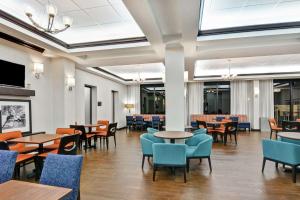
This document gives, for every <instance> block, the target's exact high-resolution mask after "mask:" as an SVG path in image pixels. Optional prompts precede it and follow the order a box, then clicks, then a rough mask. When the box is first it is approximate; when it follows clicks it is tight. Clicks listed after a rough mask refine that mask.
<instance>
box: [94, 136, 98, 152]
mask: <svg viewBox="0 0 300 200" xmlns="http://www.w3.org/2000/svg"><path fill="white" fill-rule="evenodd" d="M96 144H97V136H96V135H95V136H94V149H96V148H97V146H96Z"/></svg>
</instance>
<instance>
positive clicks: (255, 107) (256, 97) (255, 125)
mask: <svg viewBox="0 0 300 200" xmlns="http://www.w3.org/2000/svg"><path fill="white" fill-rule="evenodd" d="M259 93H260V91H259V81H258V80H254V81H253V125H252V128H253V129H260V126H259V120H260V119H259Z"/></svg>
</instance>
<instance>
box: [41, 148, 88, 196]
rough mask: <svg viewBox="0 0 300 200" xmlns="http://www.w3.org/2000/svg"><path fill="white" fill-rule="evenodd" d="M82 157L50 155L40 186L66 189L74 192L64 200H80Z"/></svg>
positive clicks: (45, 164) (46, 161)
mask: <svg viewBox="0 0 300 200" xmlns="http://www.w3.org/2000/svg"><path fill="white" fill-rule="evenodd" d="M82 160H83V157H82V155H58V154H49V155H48V156H47V158H46V160H45V163H44V168H43V171H42V175H41V178H40V184H44V185H51V186H58V187H65V188H70V189H72V192H71V193H70V194H68V196H66V197H65V198H64V200H77V198H78V199H80V192H79V191H80V190H79V186H80V173H81V167H82Z"/></svg>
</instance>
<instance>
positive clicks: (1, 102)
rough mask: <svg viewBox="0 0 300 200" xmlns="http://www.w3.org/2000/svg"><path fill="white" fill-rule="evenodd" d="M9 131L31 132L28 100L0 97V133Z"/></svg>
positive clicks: (29, 103) (29, 102)
mask: <svg viewBox="0 0 300 200" xmlns="http://www.w3.org/2000/svg"><path fill="white" fill-rule="evenodd" d="M9 131H21V132H22V133H31V132H32V123H31V101H30V100H20V99H0V133H6V132H9Z"/></svg>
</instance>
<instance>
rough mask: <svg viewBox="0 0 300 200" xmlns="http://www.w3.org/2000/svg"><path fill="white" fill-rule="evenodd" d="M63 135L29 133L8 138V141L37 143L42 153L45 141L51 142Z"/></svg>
mask: <svg viewBox="0 0 300 200" xmlns="http://www.w3.org/2000/svg"><path fill="white" fill-rule="evenodd" d="M63 136H64V135H61V134H37V135H29V136H25V137H20V138H15V139H11V140H8V141H7V142H9V143H24V144H37V145H39V149H38V151H39V153H43V146H44V144H45V143H47V142H51V141H54V140H57V139H60V138H62V137H63Z"/></svg>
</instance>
